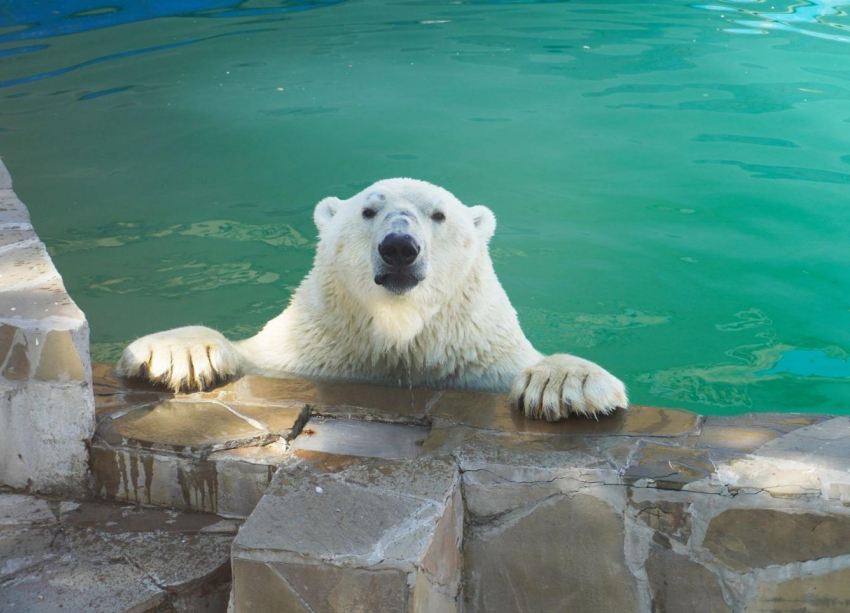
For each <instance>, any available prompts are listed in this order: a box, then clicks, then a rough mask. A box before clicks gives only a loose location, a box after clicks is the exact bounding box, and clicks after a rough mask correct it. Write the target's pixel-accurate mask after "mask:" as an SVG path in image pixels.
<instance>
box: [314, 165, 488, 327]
mask: <svg viewBox="0 0 850 613" xmlns="http://www.w3.org/2000/svg"><path fill="white" fill-rule="evenodd" d="M313 217H314V219H315V221H316V226H317V227H318V228H319V245H318V248H317V252H316V267H317V269H319V271H320V272H319V271H317V272H319V274H320V275H324V276H332V277H333V278H334V279H335V281H336V283H337V285H341V286H343V287H344V288H345V289H346V290H347V291H348V292H350V294H351V295H352V296H354V297H355V299H356V300H357V302H358V303H359V304H360V305H361V306H362V307H363V308H365V309H367V310H368V311H369V312H370V313H371V314H372V315H373V320H374V321H375V322H376V325H377V326H379V327H383V328H385V330H384V331H385V332H386V333H388V334H390V335H391V336H393V337H395V340H396V341H398V342H403V341H405V340H409V339H410V338H412V336H415V335H416V334H417V333H418V331H419V330H421V328H422V326H423V325H424V323H425V321H427V319H428V318H430V316H431V315H433V313H435V312H436V311H437V310H439V309H440V308H441V306H442V305H444V304H445V303H446V301H448V300H451V299H452V297H453V296H454V295H455V292H456V291H458V290H459V289H460V288H461V287H462V286H463V284H464V283H465V281H466V280H467V277H468V275H469V273H470V271H471V270H472V269H473V267H474V265H475V263H476V262H478V261H480V259H481V258H489V256H488V253H487V243H488V242H489V240H490V237H492V236H493V232H494V231H495V229H496V218H495V217H494V216H493V213H492V212H491V211H490V210H489V209H488V208H486V207H484V206H473V207H467V206H465V205H464V204H463V203H461V202H460V201H459V200H458V199H457V198H455V197H454V196H453V195H452V194H451V193H449V192H448V191H446V190H445V189H443V188H442V187H438V186H436V185H432V184H431V183H427V182H425V181H418V180H415V179H387V180H384V181H379V182H377V183H375V184H374V185H371V186H370V187H368V188H366V189H365V190H363V191H362V192H360V193H359V194H357V195H355V196H353V197H352V198H349V199H348V200H341V199H339V198H333V197H332V198H325V199H324V200H322V201H321V202H319V204H318V205H316V210H315V212H314V216H313Z"/></svg>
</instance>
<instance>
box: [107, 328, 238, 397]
mask: <svg viewBox="0 0 850 613" xmlns="http://www.w3.org/2000/svg"><path fill="white" fill-rule="evenodd" d="M240 361H241V359H240V356H239V353H238V352H237V351H236V349H235V348H234V346H233V345H232V344H231V343H230V341H228V340H227V339H226V338H224V336H222V335H221V334H220V333H218V332H216V331H215V330H211V329H210V328H203V327H200V326H188V327H185V328H176V329H174V330H166V331H165V332H158V333H156V334H150V335H148V336H143V337H142V338H140V339H138V340H136V341H134V342H132V343H131V344H130V345H129V346H128V347H127V348H126V349H124V353H122V354H121V359H120V360H119V361H118V364H117V365H116V367H115V371H116V373H118V374H119V375H121V376H125V377H136V378H141V379H147V380H148V381H151V382H152V383H156V384H158V385H164V386H166V387H168V388H170V389H171V390H173V391H175V392H193V391H203V390H206V389H209V388H210V387H212V386H213V385H215V384H216V383H218V382H220V381H223V380H225V379H228V378H229V377H231V376H233V375H235V374H237V373H238V372H239V366H240Z"/></svg>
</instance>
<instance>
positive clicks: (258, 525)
mask: <svg viewBox="0 0 850 613" xmlns="http://www.w3.org/2000/svg"><path fill="white" fill-rule="evenodd" d="M95 375H96V376H95V391H96V397H97V404H98V415H99V424H98V431H97V433H96V435H95V437H94V439H93V443H92V446H93V450H94V451H95V453H96V454H97V455H98V457H99V458H100V459H99V460H98V462H96V463H95V465H94V468H95V480H94V483H95V488H96V490H97V493H98V495H99V496H101V497H104V498H107V499H110V500H117V501H121V502H124V503H126V502H141V503H143V504H144V503H149V504H157V505H162V506H171V507H176V508H180V509H193V510H208V511H209V510H213V511H216V512H219V513H226V514H230V515H236V516H239V517H247V520H246V521H245V524H244V526H243V528H242V530H241V531H240V532H239V534H238V535H237V537H236V539H235V541H234V544H233V552H232V556H233V573H234V575H233V577H234V591H233V611H235V612H236V613H243V612H245V613H263V612H265V611H268V612H278V611H287V612H300V613H309V612H311V611H313V612H319V611H321V612H322V613H352V612H358V611H359V612H363V613H375V612H378V611H379V612H382V613H384V612H387V613H389V612H396V613H431V612H433V613H459V612H460V611H464V612H465V613H538V612H541V611H577V612H580V613H612V612H616V613H846V612H847V611H850V587H848V586H850V582H848V579H850V418H847V417H837V416H828V415H788V414H759V415H743V416H734V417H720V416H709V417H702V416H700V415H696V414H694V413H689V412H686V411H679V410H675V409H661V408H655V407H643V406H635V407H632V408H631V409H629V410H628V411H621V412H618V413H617V414H616V415H614V416H611V417H607V418H601V419H600V420H599V421H596V420H587V419H568V420H565V421H562V422H557V423H547V422H540V421H530V420H527V419H525V418H524V417H522V416H521V415H520V414H519V413H518V412H517V411H515V410H514V409H512V408H511V407H510V406H509V404H508V403H507V401H506V399H505V397H503V396H500V395H495V394H476V393H466V392H439V391H427V390H408V389H396V388H381V387H371V386H361V385H344V384H333V383H320V382H310V381H301V380H283V379H267V378H263V377H253V376H249V377H244V378H242V379H240V380H238V381H235V382H232V383H229V384H227V385H224V386H222V387H221V388H219V389H217V390H215V391H212V392H207V393H203V394H193V395H190V396H172V395H171V394H168V393H166V392H164V391H163V390H155V389H153V388H150V387H149V386H146V385H144V384H142V383H139V382H129V381H122V380H120V379H117V378H116V377H115V376H114V375H113V374H112V373H111V369H110V367H108V366H105V365H96V367H95Z"/></svg>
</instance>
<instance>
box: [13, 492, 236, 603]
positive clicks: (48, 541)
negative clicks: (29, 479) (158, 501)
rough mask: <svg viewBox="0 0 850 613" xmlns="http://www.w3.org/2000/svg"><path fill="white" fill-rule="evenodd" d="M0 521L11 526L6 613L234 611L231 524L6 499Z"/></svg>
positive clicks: (233, 527) (87, 505) (89, 505)
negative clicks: (229, 605) (231, 600)
mask: <svg viewBox="0 0 850 613" xmlns="http://www.w3.org/2000/svg"><path fill="white" fill-rule="evenodd" d="M45 506H46V507H47V510H48V511H49V513H45V512H44V507H45ZM26 516H29V520H25V519H23V518H24V517H26ZM0 517H5V519H4V520H3V521H5V522H7V524H11V522H14V525H0V554H2V557H1V558H0V610H2V611H4V612H5V611H10V612H11V611H16V612H21V613H27V612H30V611H32V612H43V611H50V612H53V611H56V612H59V611H62V612H67V611H86V612H88V611H94V612H95V613H100V612H102V613H116V612H118V613H120V612H127V613H130V612H133V613H142V612H154V611H162V612H166V611H199V612H200V611H203V612H205V613H224V611H225V609H226V607H227V600H228V594H229V588H230V572H229V568H230V563H229V557H230V556H229V554H230V544H231V542H232V540H233V538H234V536H235V533H236V528H237V527H238V526H237V525H236V524H234V523H233V522H227V521H222V520H221V519H220V518H218V517H216V516H214V515H199V514H181V513H174V512H164V511H158V510H151V509H140V508H127V507H117V506H114V505H109V504H103V503H92V502H83V503H75V502H60V501H43V500H40V499H37V498H33V497H30V496H15V495H9V494H5V495H4V494H0Z"/></svg>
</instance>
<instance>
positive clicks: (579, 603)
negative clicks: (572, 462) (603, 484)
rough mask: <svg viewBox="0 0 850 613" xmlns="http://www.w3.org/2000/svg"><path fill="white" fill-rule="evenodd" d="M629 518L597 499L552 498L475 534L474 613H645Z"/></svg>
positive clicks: (470, 595)
mask: <svg viewBox="0 0 850 613" xmlns="http://www.w3.org/2000/svg"><path fill="white" fill-rule="evenodd" d="M623 543H624V527H623V519H622V517H620V516H619V515H618V514H617V513H616V512H615V511H614V510H612V509H611V507H610V506H609V505H608V503H607V502H605V501H604V500H600V499H598V498H595V497H593V496H587V495H577V496H575V497H573V498H572V499H570V498H566V497H565V498H553V499H547V500H545V501H543V502H541V503H540V504H538V505H536V506H535V507H534V508H533V510H531V512H530V513H527V514H522V515H520V516H519V517H517V518H505V519H504V520H503V522H502V523H500V524H497V525H496V526H493V527H488V528H485V529H480V530H476V531H475V532H474V533H473V535H472V540H471V541H470V542H469V543H468V545H467V558H466V560H467V569H466V585H467V599H468V611H470V612H476V613H478V612H480V613H484V612H487V613H500V612H505V613H508V612H511V613H537V612H538V611H618V612H620V613H628V612H630V611H635V612H636V611H638V602H637V589H636V585H635V580H634V578H633V577H631V575H630V573H629V571H628V568H627V567H626V561H625V558H624V545H623Z"/></svg>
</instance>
